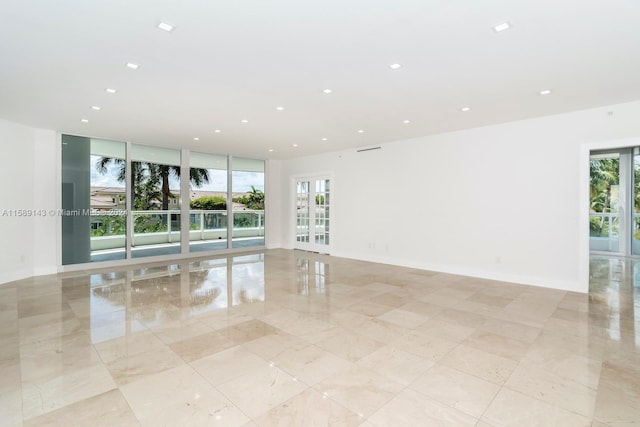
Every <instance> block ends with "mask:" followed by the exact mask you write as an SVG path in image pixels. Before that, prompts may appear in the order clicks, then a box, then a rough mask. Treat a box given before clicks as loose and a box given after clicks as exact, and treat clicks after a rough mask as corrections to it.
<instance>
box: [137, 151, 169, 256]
mask: <svg viewBox="0 0 640 427" xmlns="http://www.w3.org/2000/svg"><path fill="white" fill-rule="evenodd" d="M131 174H132V185H133V188H132V190H133V210H132V212H131V216H132V221H133V236H132V240H131V246H132V249H131V256H132V257H133V258H138V257H145V256H154V255H168V254H177V253H180V205H181V203H180V200H181V197H180V150H174V149H170V148H159V147H151V146H146V145H137V144H132V145H131Z"/></svg>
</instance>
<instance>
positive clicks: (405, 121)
mask: <svg viewBox="0 0 640 427" xmlns="http://www.w3.org/2000/svg"><path fill="white" fill-rule="evenodd" d="M402 123H404V124H407V123H411V120H403V121H402Z"/></svg>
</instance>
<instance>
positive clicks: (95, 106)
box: [91, 105, 100, 111]
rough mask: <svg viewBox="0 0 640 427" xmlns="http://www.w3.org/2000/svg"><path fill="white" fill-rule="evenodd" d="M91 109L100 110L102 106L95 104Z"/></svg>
mask: <svg viewBox="0 0 640 427" xmlns="http://www.w3.org/2000/svg"><path fill="white" fill-rule="evenodd" d="M91 109H92V110H96V111H99V110H100V107H98V106H97V105H94V106H93V107H91Z"/></svg>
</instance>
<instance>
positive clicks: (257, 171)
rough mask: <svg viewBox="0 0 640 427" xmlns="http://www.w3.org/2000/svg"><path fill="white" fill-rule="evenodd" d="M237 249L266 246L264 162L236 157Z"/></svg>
mask: <svg viewBox="0 0 640 427" xmlns="http://www.w3.org/2000/svg"><path fill="white" fill-rule="evenodd" d="M231 164H232V174H231V180H232V186H231V188H232V190H233V242H232V246H233V247H234V248H238V247H248V246H262V245H264V198H265V194H264V161H263V160H254V159H245V158H241V157H233V158H232V159H231Z"/></svg>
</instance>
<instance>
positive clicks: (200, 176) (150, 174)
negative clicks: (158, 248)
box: [96, 157, 210, 210]
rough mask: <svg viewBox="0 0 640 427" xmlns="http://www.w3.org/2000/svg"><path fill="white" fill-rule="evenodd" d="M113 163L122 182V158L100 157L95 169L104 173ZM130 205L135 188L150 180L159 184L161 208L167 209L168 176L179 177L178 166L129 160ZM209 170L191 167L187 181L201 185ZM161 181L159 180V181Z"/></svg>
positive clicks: (169, 195) (124, 176)
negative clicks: (116, 166) (117, 168)
mask: <svg viewBox="0 0 640 427" xmlns="http://www.w3.org/2000/svg"><path fill="white" fill-rule="evenodd" d="M110 163H113V164H115V165H119V166H120V168H119V170H118V176H117V179H118V182H124V181H125V180H126V176H127V174H126V161H125V160H124V159H116V158H112V157H100V158H99V159H98V161H97V162H96V169H97V171H98V172H99V173H101V174H105V173H106V172H107V166H108V165H109V164H110ZM131 169H132V173H131V189H132V190H133V191H132V192H131V193H132V194H131V206H135V203H134V202H135V194H136V193H138V191H137V189H138V188H139V187H140V186H141V185H142V183H143V181H144V180H145V178H146V180H147V181H150V182H154V181H155V185H157V184H158V183H160V184H161V187H160V188H161V193H162V210H168V209H169V198H170V197H171V196H172V194H171V189H170V188H169V177H170V176H173V177H175V178H177V179H180V166H168V165H158V164H156V163H147V162H131ZM209 179H210V178H209V171H208V170H207V169H201V168H191V169H190V170H189V182H190V183H191V184H192V185H193V186H195V187H196V188H197V187H200V186H202V185H203V184H206V183H208V182H209ZM159 181H161V182H159Z"/></svg>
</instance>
